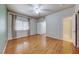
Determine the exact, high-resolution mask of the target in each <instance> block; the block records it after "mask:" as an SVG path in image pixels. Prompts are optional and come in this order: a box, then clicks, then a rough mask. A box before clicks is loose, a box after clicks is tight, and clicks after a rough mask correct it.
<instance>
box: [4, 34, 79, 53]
mask: <svg viewBox="0 0 79 59" xmlns="http://www.w3.org/2000/svg"><path fill="white" fill-rule="evenodd" d="M74 53H76V54H77V53H79V49H76V48H75V47H74V46H73V44H72V43H71V42H67V41H63V40H57V39H53V38H49V37H46V36H45V35H35V36H29V37H24V38H20V39H14V40H10V41H8V44H7V48H6V51H5V54H74Z"/></svg>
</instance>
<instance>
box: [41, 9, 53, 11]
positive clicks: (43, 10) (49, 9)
mask: <svg viewBox="0 0 79 59" xmlns="http://www.w3.org/2000/svg"><path fill="white" fill-rule="evenodd" d="M42 10H43V11H52V10H50V9H42Z"/></svg>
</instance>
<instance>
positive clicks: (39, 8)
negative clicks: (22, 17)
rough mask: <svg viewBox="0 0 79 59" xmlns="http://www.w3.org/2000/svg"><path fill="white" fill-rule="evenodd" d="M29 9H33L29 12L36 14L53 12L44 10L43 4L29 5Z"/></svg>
mask: <svg viewBox="0 0 79 59" xmlns="http://www.w3.org/2000/svg"><path fill="white" fill-rule="evenodd" d="M27 5H28V6H29V7H31V8H32V10H30V11H29V12H34V13H36V14H40V13H41V12H42V11H45V12H50V11H52V10H49V9H44V8H43V5H42V4H27Z"/></svg>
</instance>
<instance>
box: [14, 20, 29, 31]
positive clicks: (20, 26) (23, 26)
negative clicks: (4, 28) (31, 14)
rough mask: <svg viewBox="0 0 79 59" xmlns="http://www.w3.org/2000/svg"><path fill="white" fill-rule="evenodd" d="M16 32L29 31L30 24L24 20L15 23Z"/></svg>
mask: <svg viewBox="0 0 79 59" xmlns="http://www.w3.org/2000/svg"><path fill="white" fill-rule="evenodd" d="M15 24H16V25H15V30H28V29H29V22H27V21H24V20H16V22H15Z"/></svg>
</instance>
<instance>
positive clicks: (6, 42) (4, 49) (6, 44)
mask: <svg viewBox="0 0 79 59" xmlns="http://www.w3.org/2000/svg"><path fill="white" fill-rule="evenodd" d="M7 43H8V40H6V44H5V47H4V49H3V52H2V54H4V53H5V50H6V47H7Z"/></svg>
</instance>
